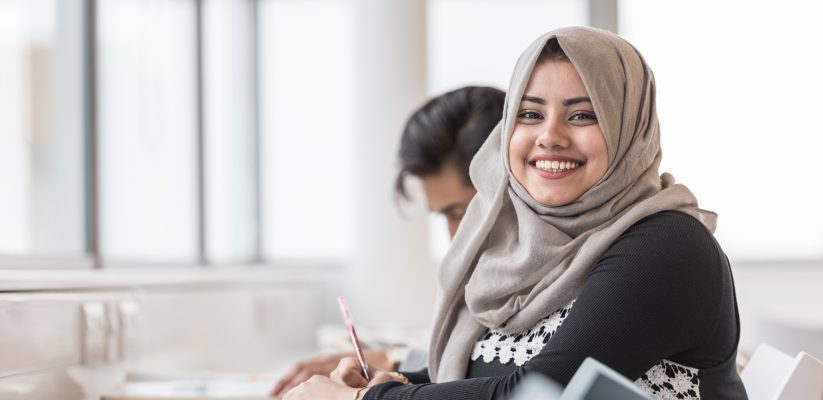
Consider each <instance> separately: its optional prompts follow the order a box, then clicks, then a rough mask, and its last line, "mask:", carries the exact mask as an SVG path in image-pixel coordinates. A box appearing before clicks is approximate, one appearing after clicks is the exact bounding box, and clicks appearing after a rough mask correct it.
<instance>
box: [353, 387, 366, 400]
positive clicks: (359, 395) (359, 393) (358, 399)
mask: <svg viewBox="0 0 823 400" xmlns="http://www.w3.org/2000/svg"><path fill="white" fill-rule="evenodd" d="M368 391H369V388H367V387H362V388H359V389H357V390H356V391H355V392H354V397H353V399H354V400H363V398H364V397H366V392H368Z"/></svg>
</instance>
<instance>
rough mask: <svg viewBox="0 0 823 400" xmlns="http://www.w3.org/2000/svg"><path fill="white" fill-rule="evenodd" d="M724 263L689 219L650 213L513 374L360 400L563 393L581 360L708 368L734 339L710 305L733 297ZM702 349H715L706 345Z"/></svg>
mask: <svg viewBox="0 0 823 400" xmlns="http://www.w3.org/2000/svg"><path fill="white" fill-rule="evenodd" d="M724 258H725V255H723V253H722V251H721V250H720V249H719V247H718V246H717V244H716V242H715V241H714V239H713V237H712V235H711V234H710V233H709V232H708V231H707V230H706V229H705V227H703V225H702V224H700V223H699V222H698V221H697V220H695V219H693V218H692V217H690V216H687V215H685V214H681V213H678V212H663V213H658V214H655V215H652V216H650V217H647V218H645V219H643V220H641V221H640V222H638V223H636V224H635V225H633V226H632V227H631V228H629V229H628V230H627V231H626V232H624V233H623V234H622V235H621V236H620V237H619V239H618V240H617V241H616V242H615V243H614V244H613V245H612V246H611V247H610V248H609V249H608V250H607V251H606V252H605V254H603V256H602V257H601V258H600V260H599V261H598V262H597V264H596V265H595V266H594V267H593V268H592V271H591V272H590V274H589V276H588V278H587V280H586V283H585V286H584V288H583V290H582V292H581V294H580V295H579V296H578V298H577V300H576V301H575V304H574V307H573V308H572V310H571V311H570V312H569V314H568V316H567V317H566V319H565V321H564V322H563V324H562V325H561V326H560V328H558V330H557V332H556V333H555V334H554V335H553V336H552V338H551V340H549V342H548V343H547V344H546V346H544V347H543V349H542V350H541V351H540V353H539V354H537V355H536V356H535V357H533V358H532V359H531V360H529V361H528V362H526V363H525V364H524V365H523V366H521V367H519V368H517V369H516V370H515V371H514V372H512V373H510V374H508V375H503V376H495V377H485V378H471V379H463V380H459V381H454V382H448V383H439V384H431V383H429V384H417V385H402V384H399V383H395V382H390V383H386V384H381V385H376V386H375V387H373V388H372V389H370V390H369V391H368V392H367V393H366V396H365V399H366V400H376V399H381V400H395V399H416V400H423V399H445V398H448V399H455V400H462V399H466V400H468V399H502V398H505V397H506V396H507V395H509V394H510V393H511V391H512V390H513V389H514V388H515V387H516V385H517V383H518V382H519V381H520V380H521V379H522V378H523V377H524V376H525V375H528V374H531V373H540V374H543V375H545V376H548V377H549V378H551V379H553V380H555V381H557V382H559V383H561V384H564V385H565V384H567V383H568V382H569V380H570V379H571V377H572V375H574V372H575V371H576V370H577V368H578V367H579V366H580V364H581V363H582V362H583V360H584V359H585V358H586V357H589V356H591V357H594V358H596V359H598V360H600V361H601V362H603V363H604V364H606V365H608V366H610V367H612V368H614V369H615V370H617V371H618V372H620V373H622V374H623V375H625V376H626V377H628V378H629V379H632V380H635V379H637V378H638V377H640V375H641V374H643V373H644V372H646V371H647V370H648V369H649V368H650V367H651V366H653V365H654V364H655V363H657V362H659V361H660V360H661V359H669V360H672V361H675V362H680V363H686V364H688V365H690V366H692V367H695V368H704V367H710V366H714V365H717V364H719V363H720V362H722V361H723V360H724V359H725V357H726V356H727V355H728V354H729V353H730V352H732V351H734V348H735V347H736V338H737V332H736V330H737V326H736V325H735V323H734V321H735V318H736V316H735V315H721V314H723V313H726V314H728V313H734V309H730V308H727V307H720V306H719V304H720V303H721V302H722V300H723V296H724V295H727V294H728V292H729V291H731V290H733V289H732V288H731V287H730V283H729V282H727V281H726V280H724V278H723V277H724V270H723V269H724V268H728V265H727V264H725V263H724ZM732 296H733V294H732ZM724 310H725V311H724ZM546 311H547V315H548V314H549V313H550V312H552V311H553V310H546ZM727 321H731V323H726V322H727ZM712 341H714V342H717V341H721V342H722V343H720V344H719V345H718V344H717V343H710V344H707V342H712ZM701 349H712V350H711V351H712V352H714V353H715V354H704V353H705V352H703V351H702V350H701ZM467 362H469V360H467ZM701 364H705V365H701Z"/></svg>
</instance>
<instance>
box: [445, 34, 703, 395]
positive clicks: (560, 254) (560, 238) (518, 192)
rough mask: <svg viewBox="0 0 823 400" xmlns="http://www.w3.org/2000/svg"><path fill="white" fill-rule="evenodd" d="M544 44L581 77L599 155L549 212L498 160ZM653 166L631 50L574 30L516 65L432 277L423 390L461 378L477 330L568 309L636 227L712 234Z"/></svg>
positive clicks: (646, 93)
mask: <svg viewBox="0 0 823 400" xmlns="http://www.w3.org/2000/svg"><path fill="white" fill-rule="evenodd" d="M550 39H555V40H557V42H558V44H559V45H560V47H561V48H562V49H563V51H564V52H565V53H566V55H567V56H568V58H569V60H570V61H571V63H572V65H574V67H575V68H576V70H577V72H578V74H580V78H581V80H582V81H583V85H584V86H585V87H586V91H587V92H588V94H589V97H590V98H591V99H592V104H593V106H594V111H595V114H596V115H597V118H598V123H599V124H600V129H601V131H602V132H603V136H604V139H605V142H606V147H607V149H608V157H609V166H608V169H607V171H606V173H605V175H604V176H603V178H602V179H601V180H600V181H599V182H598V183H596V184H595V185H594V186H593V187H592V188H590V189H589V190H588V191H586V192H585V193H584V194H583V195H581V196H580V198H578V199H577V200H576V201H574V202H572V203H570V204H567V205H564V206H558V207H551V206H546V205H544V204H541V203H539V202H538V201H536V200H535V199H534V198H533V197H532V196H531V195H529V193H528V192H527V191H526V189H525V188H523V186H522V185H520V183H519V182H517V180H516V179H515V178H514V176H513V175H512V173H511V169H510V167H509V161H508V145H509V140H510V138H511V134H512V132H513V130H514V124H515V122H516V116H517V112H518V108H519V105H520V99H521V98H522V96H523V93H524V91H525V88H526V85H527V84H528V81H529V77H530V75H531V72H532V69H533V68H534V65H535V63H536V62H537V60H538V57H539V55H540V53H541V51H542V50H543V48H544V46H545V45H546V43H547V42H548V41H549V40H550ZM660 159H661V152H660V129H659V126H658V121H657V113H656V110H655V86H654V76H653V75H652V72H651V70H650V69H649V67H648V66H647V65H646V63H645V61H644V60H643V58H642V56H641V55H640V53H639V52H637V50H635V48H634V47H632V46H631V45H630V44H629V43H628V42H626V41H625V40H623V39H622V38H620V37H618V36H617V35H614V34H612V33H610V32H607V31H603V30H599V29H593V28H584V27H572V28H564V29H559V30H556V31H552V32H549V33H547V34H545V35H543V36H541V37H540V38H538V39H537V40H535V41H534V42H533V43H532V44H531V45H530V46H529V47H528V48H527V49H526V51H525V52H524V53H523V54H522V55H521V56H520V58H519V59H518V61H517V64H516V66H515V69H514V72H513V74H512V79H511V83H510V85H509V90H508V92H507V93H506V103H505V106H504V114H503V118H502V119H501V121H500V123H498V125H497V126H496V127H495V128H494V130H493V131H492V133H491V135H490V136H489V138H488V139H487V140H486V142H485V143H484V144H483V146H482V147H481V148H480V150H479V152H478V153H477V155H476V156H475V157H474V159H473V160H472V163H471V167H470V175H471V178H472V182H473V183H474V185H475V187H476V188H477V194H476V195H475V197H474V199H473V200H472V202H471V203H470V204H469V207H468V209H467V211H466V215H465V217H464V218H463V221H462V223H461V224H460V228H459V229H458V231H457V234H456V236H455V238H454V241H453V242H452V245H451V246H450V247H449V251H448V252H447V253H446V256H445V257H444V259H443V262H442V265H441V268H440V270H439V282H440V288H439V289H440V296H439V298H438V302H437V307H436V309H435V319H434V329H433V332H432V338H431V347H430V352H429V374H430V376H431V379H432V382H447V381H452V380H457V379H462V378H464V377H465V375H466V370H467V367H468V363H469V355H470V352H471V349H472V347H473V345H474V343H475V342H476V341H477V340H478V339H480V337H481V335H483V333H484V332H485V331H486V330H487V329H489V328H491V329H494V330H497V331H500V332H503V333H506V334H510V333H515V332H521V331H524V330H526V329H528V328H530V327H531V326H533V325H534V324H535V323H537V322H538V321H539V320H540V319H541V318H544V317H545V316H546V315H548V314H549V313H551V312H553V311H555V310H557V309H559V308H561V307H563V306H565V305H567V304H568V303H570V302H571V301H572V300H573V299H575V298H576V297H577V296H578V295H579V294H580V292H581V290H582V288H583V285H584V283H585V280H586V276H587V275H588V273H589V271H591V268H592V267H593V265H594V264H595V263H596V262H597V260H598V259H599V258H600V257H601V256H602V254H603V253H604V252H605V251H606V249H607V248H608V247H609V246H611V244H612V243H614V242H615V240H616V239H617V238H618V236H620V234H622V233H623V232H624V231H625V230H627V229H628V228H629V227H630V226H632V225H633V224H635V223H636V222H638V221H639V220H641V219H642V218H644V217H646V216H649V215H652V214H655V213H657V212H660V211H665V210H678V211H681V212H684V213H687V214H689V215H691V216H693V217H694V218H697V219H698V220H700V221H701V222H702V223H703V224H704V225H706V227H707V228H708V229H709V230H711V231H714V226H715V221H716V215H715V214H714V213H711V212H707V211H703V210H700V209H698V208H697V199H695V197H694V196H693V195H692V193H691V192H690V191H689V189H688V188H686V187H685V186H683V185H681V184H677V183H675V181H674V178H673V177H672V176H671V175H669V174H665V173H664V174H662V175H660V173H659V172H658V167H659V165H660Z"/></svg>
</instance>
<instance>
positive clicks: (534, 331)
mask: <svg viewBox="0 0 823 400" xmlns="http://www.w3.org/2000/svg"><path fill="white" fill-rule="evenodd" d="M573 304H574V300H572V302H571V303H569V305H568V306H566V307H563V308H561V309H559V310H557V311H555V312H553V313H552V314H551V315H549V316H548V317H546V318H543V319H541V320H540V321H538V322H537V324H536V325H535V326H533V327H532V328H531V329H529V330H527V331H526V332H524V333H519V334H514V335H506V334H504V333H502V332H497V331H494V330H491V329H490V330H489V331H488V332H487V333H486V335H485V336H483V338H482V339H480V340H479V341H477V343H475V344H474V348H473V349H472V355H471V359H472V361H476V360H477V359H478V358H480V357H483V362H485V363H487V364H488V363H491V362H492V361H493V360H494V359H495V358H497V359H499V360H500V363H502V364H508V363H509V362H510V361H512V360H514V364H515V365H517V366H518V367H519V366H521V365H523V364H525V363H526V361H529V360H530V359H531V358H532V357H534V356H535V355H536V354H537V353H539V352H540V350H541V349H543V346H545V345H546V342H548V341H549V339H550V338H551V337H552V335H554V332H556V331H557V328H558V327H560V325H561V324H562V323H563V321H564V320H565V319H566V316H567V315H569V310H571V308H572V305H573Z"/></svg>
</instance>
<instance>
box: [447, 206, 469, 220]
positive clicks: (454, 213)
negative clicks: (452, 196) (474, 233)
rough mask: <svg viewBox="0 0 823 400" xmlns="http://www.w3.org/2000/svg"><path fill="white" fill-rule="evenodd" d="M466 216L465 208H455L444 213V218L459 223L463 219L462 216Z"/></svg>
mask: <svg viewBox="0 0 823 400" xmlns="http://www.w3.org/2000/svg"><path fill="white" fill-rule="evenodd" d="M465 214H466V209H465V208H455V209H452V210H449V211H448V212H446V214H445V215H446V218H447V219H449V220H450V221H456V222H460V220H462V219H463V216H464V215H465Z"/></svg>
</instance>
